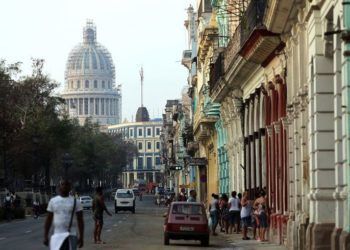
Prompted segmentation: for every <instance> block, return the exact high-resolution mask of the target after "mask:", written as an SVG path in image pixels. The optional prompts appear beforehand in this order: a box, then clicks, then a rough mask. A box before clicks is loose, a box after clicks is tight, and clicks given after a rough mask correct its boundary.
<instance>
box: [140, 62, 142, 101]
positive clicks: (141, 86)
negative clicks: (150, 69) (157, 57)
mask: <svg viewBox="0 0 350 250" xmlns="http://www.w3.org/2000/svg"><path fill="white" fill-rule="evenodd" d="M140 78H141V107H143V67H142V66H141V69H140Z"/></svg>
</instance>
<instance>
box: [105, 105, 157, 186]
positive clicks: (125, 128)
mask: <svg viewBox="0 0 350 250" xmlns="http://www.w3.org/2000/svg"><path fill="white" fill-rule="evenodd" d="M136 117H137V119H136V122H124V123H122V124H117V125H111V126H108V133H110V134H121V135H122V137H123V138H124V140H129V141H131V142H133V143H134V144H135V145H136V146H137V149H138V156H136V157H134V158H133V160H132V161H131V162H129V163H128V164H127V165H126V166H125V167H124V169H123V174H122V181H123V184H124V186H126V187H132V186H133V185H134V183H135V182H136V180H144V181H146V183H150V182H155V183H158V184H159V183H163V177H162V176H163V174H162V173H161V171H160V170H161V160H160V134H161V128H162V120H161V119H154V120H149V115H148V111H147V109H146V108H145V107H140V108H139V109H138V111H137V115H136Z"/></svg>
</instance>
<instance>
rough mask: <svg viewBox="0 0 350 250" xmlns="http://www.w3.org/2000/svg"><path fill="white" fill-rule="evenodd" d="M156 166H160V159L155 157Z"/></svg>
mask: <svg viewBox="0 0 350 250" xmlns="http://www.w3.org/2000/svg"><path fill="white" fill-rule="evenodd" d="M156 165H160V157H156Z"/></svg>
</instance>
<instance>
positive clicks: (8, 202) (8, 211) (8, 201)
mask: <svg viewBox="0 0 350 250" xmlns="http://www.w3.org/2000/svg"><path fill="white" fill-rule="evenodd" d="M12 203H13V200H12V198H11V195H10V193H7V194H6V196H5V198H4V207H5V218H6V220H7V221H11V220H12V205H13V204H12Z"/></svg>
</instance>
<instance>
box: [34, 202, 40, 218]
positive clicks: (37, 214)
mask: <svg viewBox="0 0 350 250" xmlns="http://www.w3.org/2000/svg"><path fill="white" fill-rule="evenodd" d="M39 208H40V202H39V200H38V199H35V200H34V202H33V218H34V219H37V218H38V217H39V214H40V210H39Z"/></svg>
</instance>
